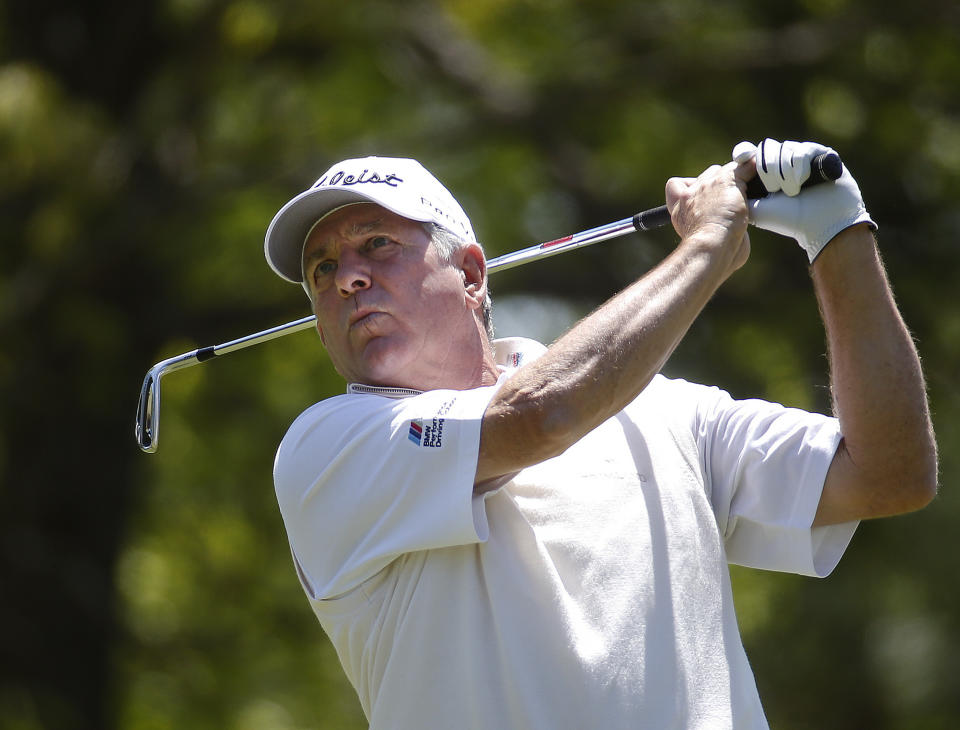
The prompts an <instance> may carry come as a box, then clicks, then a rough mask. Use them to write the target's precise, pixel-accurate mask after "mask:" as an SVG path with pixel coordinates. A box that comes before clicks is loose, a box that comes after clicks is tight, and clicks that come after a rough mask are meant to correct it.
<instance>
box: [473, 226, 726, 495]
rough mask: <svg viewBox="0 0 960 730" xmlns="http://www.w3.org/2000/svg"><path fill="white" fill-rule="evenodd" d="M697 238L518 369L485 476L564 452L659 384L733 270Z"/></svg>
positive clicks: (490, 421)
mask: <svg viewBox="0 0 960 730" xmlns="http://www.w3.org/2000/svg"><path fill="white" fill-rule="evenodd" d="M727 266H728V264H727V263H726V262H724V261H722V260H721V259H720V258H718V257H717V256H716V255H715V254H714V253H713V252H712V250H711V248H710V246H709V245H700V243H699V242H698V241H687V242H684V244H682V245H681V246H680V247H678V248H677V249H676V250H675V251H674V252H673V253H672V254H671V255H670V256H669V257H668V258H667V259H665V260H664V261H663V262H662V263H661V264H660V265H659V266H658V267H657V268H655V269H653V270H652V271H651V272H650V273H648V274H647V275H646V276H644V277H643V278H642V279H640V280H639V281H637V282H635V283H634V284H633V285H631V286H630V287H628V288H627V289H625V290H624V291H622V292H621V293H620V294H618V295H617V296H615V297H614V298H613V299H611V300H610V301H608V302H607V303H606V304H604V305H603V306H602V307H600V308H599V309H598V310H596V311H595V312H594V313H593V314H591V315H590V316H588V317H587V318H586V319H584V320H582V321H581V322H579V323H578V324H577V325H576V326H575V327H574V328H573V329H571V330H570V331H569V332H567V333H566V334H565V335H564V336H563V337H561V338H560V339H559V340H558V341H557V342H555V343H554V344H553V345H552V346H551V347H550V348H549V350H548V351H547V353H546V354H545V355H544V356H542V357H541V358H539V359H538V360H536V361H535V362H533V363H531V364H530V365H528V366H526V367H524V368H522V369H521V370H519V371H517V372H516V373H515V374H514V376H513V377H512V378H511V379H510V380H508V381H507V382H506V383H505V384H504V385H503V387H502V388H501V389H500V391H499V392H498V393H497V396H496V397H495V399H494V401H493V402H492V403H491V404H490V406H489V407H488V409H487V413H486V414H485V416H484V426H485V427H484V429H483V434H482V438H481V445H480V463H479V466H478V473H477V480H478V481H483V480H485V479H490V478H492V477H495V476H499V475H500V474H504V473H509V472H512V471H516V470H518V469H521V468H523V467H525V466H528V465H530V464H534V463H539V462H540V461H543V460H544V459H547V458H550V457H552V456H555V455H557V454H559V453H562V452H563V451H564V450H565V449H566V448H568V447H569V446H570V445H572V444H573V443H575V442H576V441H577V440H578V439H579V438H581V437H582V436H583V435H584V434H586V433H588V432H589V431H591V430H592V429H594V428H596V427H597V426H598V425H599V424H601V423H602V422H603V421H605V420H607V419H608V418H610V417H612V416H613V415H614V414H616V413H617V412H618V411H620V410H621V409H622V408H623V407H624V406H626V405H627V404H628V403H629V402H630V401H631V400H633V399H634V398H635V397H636V396H637V395H638V394H639V393H640V391H642V390H643V388H644V387H646V385H647V384H648V383H649V382H650V380H651V379H652V378H653V376H654V375H656V374H657V372H659V370H660V369H661V367H662V366H663V364H664V363H665V362H666V360H667V358H669V356H670V354H671V353H672V352H673V350H674V349H675V348H676V346H677V345H678V344H679V342H680V340H681V339H682V338H683V336H684V334H685V333H686V332H687V330H688V329H689V327H690V325H691V324H692V322H693V321H694V319H695V318H696V317H697V315H698V314H699V313H700V311H701V310H702V309H703V307H704V306H705V305H706V303H707V302H708V301H709V299H710V297H711V296H712V295H713V293H714V292H715V291H716V289H717V287H718V286H719V285H720V284H721V283H722V282H723V280H724V279H725V278H726V276H727V275H728V274H729V271H728V270H727Z"/></svg>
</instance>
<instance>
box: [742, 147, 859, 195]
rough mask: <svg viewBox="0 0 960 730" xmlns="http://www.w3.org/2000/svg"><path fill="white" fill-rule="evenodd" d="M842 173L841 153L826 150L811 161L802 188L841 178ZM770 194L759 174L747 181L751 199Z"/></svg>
mask: <svg viewBox="0 0 960 730" xmlns="http://www.w3.org/2000/svg"><path fill="white" fill-rule="evenodd" d="M842 174H843V162H842V161H841V160H840V155H838V154H837V153H836V152H824V153H823V154H821V155H817V156H816V157H814V158H813V159H812V160H811V161H810V177H808V178H807V179H806V180H805V181H804V183H803V185H801V186H800V187H801V189H802V188H809V187H810V186H811V185H820V184H821V183H825V182H833V181H834V180H839V179H840V176H841V175H842ZM769 194H770V193H769V192H768V191H767V189H766V188H765V187H764V186H763V183H762V182H761V181H760V176H759V175H757V176H756V177H754V178H752V179H751V180H750V182H748V183H747V197H748V198H750V199H751V200H756V199H757V198H765V197H767V196H768V195H769Z"/></svg>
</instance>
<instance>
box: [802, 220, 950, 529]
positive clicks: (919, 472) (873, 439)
mask: <svg viewBox="0 0 960 730" xmlns="http://www.w3.org/2000/svg"><path fill="white" fill-rule="evenodd" d="M812 273H813V281H814V287H815V289H816V293H817V299H818V301H819V303H820V309H821V312H822V315H823V321H824V326H825V327H826V332H827V344H828V348H829V355H830V374H831V382H832V389H833V399H834V410H835V413H836V415H837V417H838V418H839V419H840V427H841V431H842V433H843V441H842V443H841V446H840V448H839V449H838V451H837V454H836V456H835V457H834V460H833V462H832V464H831V466H830V470H829V472H828V474H827V479H826V482H825V484H824V491H823V494H822V496H821V499H820V506H819V509H818V510H817V516H816V520H815V522H814V524H815V525H826V524H834V523H838V522H845V521H848V520H854V519H864V518H869V517H881V516H885V515H892V514H898V513H902V512H909V511H911V510H915V509H919V508H920V507H923V506H924V505H926V504H927V503H928V502H929V501H930V500H931V499H933V497H934V495H935V494H936V488H937V487H936V485H937V455H936V444H935V441H934V436H933V428H932V426H931V423H930V415H929V411H928V407H927V397H926V390H925V386H924V380H923V373H922V371H921V368H920V360H919V358H918V356H917V352H916V349H915V348H914V344H913V340H912V339H911V337H910V334H909V332H908V331H907V328H906V326H905V325H904V323H903V320H902V319H901V317H900V313H899V311H898V310H897V306H896V304H895V302H894V299H893V294H892V292H891V290H890V286H889V283H888V282H887V277H886V274H885V273H884V270H883V266H882V264H881V262H880V257H879V255H878V253H877V250H876V246H875V244H874V240H873V235H872V234H871V232H870V231H869V230H868V229H867V226H866V225H863V224H861V225H857V226H853V227H851V228H848V229H847V230H845V231H843V232H842V233H840V234H839V235H838V236H836V238H834V240H833V241H832V242H831V243H830V245H829V246H827V247H826V248H825V249H824V250H823V252H822V253H821V254H820V255H819V256H818V257H817V259H816V260H815V261H814V263H813V269H812Z"/></svg>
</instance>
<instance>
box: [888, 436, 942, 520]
mask: <svg viewBox="0 0 960 730" xmlns="http://www.w3.org/2000/svg"><path fill="white" fill-rule="evenodd" d="M937 476H938V469H937V456H936V450H935V449H931V450H930V451H929V453H926V454H923V455H918V457H917V458H915V459H912V460H910V463H909V464H906V465H905V468H903V469H902V470H899V471H898V472H897V473H896V476H895V477H894V479H892V480H891V482H889V483H888V484H889V486H888V489H887V490H885V491H886V492H887V493H888V494H890V495H891V500H890V501H891V504H890V512H891V513H893V514H905V513H907V512H916V511H917V510H921V509H923V508H924V507H926V506H927V505H929V504H930V503H931V502H933V500H934V499H935V498H936V496H937V492H938V479H937Z"/></svg>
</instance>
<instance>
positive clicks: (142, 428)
mask: <svg viewBox="0 0 960 730" xmlns="http://www.w3.org/2000/svg"><path fill="white" fill-rule="evenodd" d="M669 222H670V214H669V213H668V212H667V208H666V206H660V207H659V208H653V209H652V210H646V211H643V212H642V213H637V215H635V216H633V217H632V218H624V219H623V220H621V221H616V222H615V223H608V224H607V225H604V226H599V227H597V228H591V229H590V230H588V231H582V232H580V233H574V234H573V235H571V236H564V237H563V238H558V239H555V240H553V241H547V242H546V243H541V244H537V245H536V246H530V247H529V248H525V249H522V250H520V251H515V252H514V253H509V254H505V255H503V256H498V257H497V258H494V259H491V260H490V261H488V262H487V272H488V273H493V272H494V271H499V270H502V269H511V268H513V267H514V266H520V265H521V264H525V263H529V262H530V261H537V260H538V259H544V258H547V257H549V256H556V255H557V254H559V253H563V252H564V251H569V250H571V249H574V248H580V247H581V246H588V245H590V244H591V243H599V242H600V241H606V240H608V239H611V238H616V237H618V236H624V235H626V234H628V233H633V232H634V231H638V230H644V231H646V230H650V229H652V228H657V227H659V226H663V225H666V224H667V223H669ZM316 319H317V318H316V316H315V315H312V314H311V315H310V316H308V317H302V318H301V319H298V320H295V321H293V322H288V323H286V324H281V325H278V326H276V327H271V328H270V329H266V330H262V331H261V332H254V333H253V334H250V335H246V336H245V337H240V338H239V339H236V340H230V341H229V342H224V343H222V344H219V345H212V346H209V347H200V348H198V349H196V350H191V351H190V352H185V353H183V354H182V355H177V356H175V357H171V358H168V359H166V360H162V361H161V362H158V363H157V364H156V365H154V366H153V367H152V368H150V370H149V371H148V372H147V375H146V377H145V378H144V380H143V387H142V388H141V389H140V402H139V403H138V405H137V421H136V424H135V427H134V431H135V436H136V439H137V443H138V444H140V448H141V449H142V450H143V451H145V452H147V453H153V452H154V451H156V450H157V437H158V434H159V429H160V381H161V380H162V379H163V376H164V375H166V374H167V373H171V372H173V371H175V370H182V369H183V368H188V367H191V366H193V365H197V364H199V363H202V362H205V361H207V360H210V359H212V358H214V357H217V356H218V355H226V354H227V353H230V352H235V351H237V350H243V349H245V348H247V347H252V346H254V345H259V344H261V343H263V342H269V341H270V340H275V339H276V338H278V337H283V336H285V335H290V334H293V333H294V332H300V331H301V330H305V329H310V328H311V327H313V326H314V323H315V322H316Z"/></svg>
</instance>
